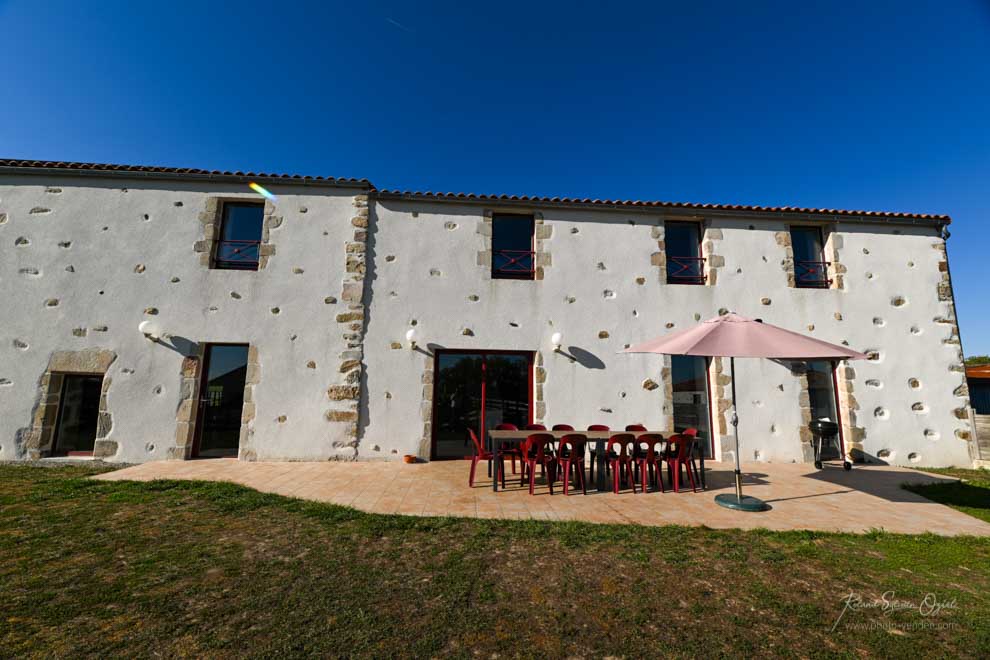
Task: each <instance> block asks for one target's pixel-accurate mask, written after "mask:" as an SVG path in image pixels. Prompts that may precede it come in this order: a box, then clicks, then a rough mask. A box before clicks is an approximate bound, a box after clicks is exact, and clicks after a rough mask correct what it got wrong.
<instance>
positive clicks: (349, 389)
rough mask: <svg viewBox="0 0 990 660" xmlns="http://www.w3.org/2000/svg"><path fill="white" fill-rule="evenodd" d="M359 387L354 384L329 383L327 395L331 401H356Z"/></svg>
mask: <svg viewBox="0 0 990 660" xmlns="http://www.w3.org/2000/svg"><path fill="white" fill-rule="evenodd" d="M359 393H360V388H359V387H357V386H356V385H331V386H330V388H329V389H328V390H327V396H328V397H329V398H330V400H331V401H356V400H357V398H358V396H359Z"/></svg>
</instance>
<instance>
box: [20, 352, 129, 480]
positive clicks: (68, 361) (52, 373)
mask: <svg viewBox="0 0 990 660" xmlns="http://www.w3.org/2000/svg"><path fill="white" fill-rule="evenodd" d="M116 359H117V354H116V353H115V352H113V351H111V350H109V349H100V348H89V349H86V350H82V351H55V352H54V353H52V355H51V357H50V358H49V359H48V367H47V368H46V369H45V372H44V373H43V374H42V375H41V379H40V380H39V381H38V396H37V403H36V404H35V408H34V415H33V418H32V423H31V428H30V430H29V431H28V434H27V440H26V442H25V447H24V450H25V453H26V455H27V458H28V459H29V460H38V459H39V458H43V457H45V456H48V455H50V454H51V451H52V442H53V441H54V439H55V422H56V420H57V419H58V408H59V404H60V398H61V395H62V383H63V382H64V380H65V376H67V375H84V376H100V377H101V378H102V379H103V385H102V387H101V390H100V410H99V417H98V419H97V423H96V441H95V443H94V444H93V457H94V458H109V457H111V456H113V455H114V454H116V453H117V442H116V441H115V440H111V439H110V438H109V436H110V432H111V431H112V430H113V415H112V414H111V413H110V406H109V404H108V402H107V392H108V391H109V389H110V383H111V379H110V377H109V376H107V371H108V370H109V369H110V365H111V364H113V362H114V360H116Z"/></svg>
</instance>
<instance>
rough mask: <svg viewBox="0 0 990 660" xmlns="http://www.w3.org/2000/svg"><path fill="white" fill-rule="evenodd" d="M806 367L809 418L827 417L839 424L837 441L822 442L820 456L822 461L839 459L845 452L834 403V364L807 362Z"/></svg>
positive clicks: (836, 383)
mask: <svg viewBox="0 0 990 660" xmlns="http://www.w3.org/2000/svg"><path fill="white" fill-rule="evenodd" d="M807 369H808V370H807V372H806V376H807V378H808V400H809V403H810V404H811V419H812V420H818V419H827V420H828V421H830V422H835V423H836V424H838V425H839V442H838V443H823V445H822V450H821V458H822V460H823V461H832V460H836V459H839V458H841V457H842V456H841V454H844V453H845V452H844V451H843V449H842V420H840V419H839V407H838V405H836V392H837V391H838V382H837V381H836V379H835V364H834V363H832V362H825V361H815V362H808V363H807ZM837 445H838V446H837Z"/></svg>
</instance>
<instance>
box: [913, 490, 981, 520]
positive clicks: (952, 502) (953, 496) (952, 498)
mask: <svg viewBox="0 0 990 660" xmlns="http://www.w3.org/2000/svg"><path fill="white" fill-rule="evenodd" d="M904 489H905V490H909V491H911V492H912V493H917V494H918V495H921V496H922V497H925V498H928V499H930V500H932V501H933V502H938V503H939V504H945V505H946V506H951V507H953V508H954V509H958V510H960V511H962V512H964V513H968V514H969V515H971V516H973V517H974V518H979V519H980V520H985V521H987V522H990V481H982V480H981V481H955V482H952V483H937V484H929V485H921V484H906V485H905V486H904Z"/></svg>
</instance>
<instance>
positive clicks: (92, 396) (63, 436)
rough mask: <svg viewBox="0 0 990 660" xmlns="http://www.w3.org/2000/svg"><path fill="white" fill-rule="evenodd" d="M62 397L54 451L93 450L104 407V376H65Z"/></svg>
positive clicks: (57, 453)
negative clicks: (100, 415)
mask: <svg viewBox="0 0 990 660" xmlns="http://www.w3.org/2000/svg"><path fill="white" fill-rule="evenodd" d="M64 378H65V380H64V381H63V385H62V392H61V396H60V397H59V418H58V428H57V429H56V432H55V446H54V449H53V451H52V453H53V454H55V455H57V456H59V455H61V456H64V455H66V454H68V453H69V452H89V451H93V445H94V444H95V442H96V422H97V418H98V417H99V411H100V392H101V390H102V386H103V378H102V377H101V376H65V377H64Z"/></svg>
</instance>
